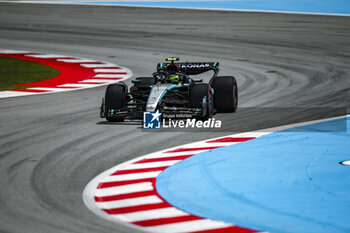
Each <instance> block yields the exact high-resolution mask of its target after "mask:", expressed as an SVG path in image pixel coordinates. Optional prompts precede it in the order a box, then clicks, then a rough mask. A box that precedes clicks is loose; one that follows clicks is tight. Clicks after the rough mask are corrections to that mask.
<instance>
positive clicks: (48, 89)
mask: <svg viewBox="0 0 350 233" xmlns="http://www.w3.org/2000/svg"><path fill="white" fill-rule="evenodd" d="M0 56H5V57H12V58H16V59H21V60H26V61H32V62H37V63H40V64H43V65H47V66H50V67H53V68H55V69H57V70H59V71H60V74H59V75H58V76H56V77H54V78H51V79H48V80H43V81H39V82H33V83H24V84H19V85H17V86H23V87H25V88H23V89H17V90H12V91H2V92H0V98H8V97H17V96H26V95H33V94H46V93H55V92H62V91H73V90H79V89H83V88H92V87H97V86H102V85H107V84H110V83H114V82H118V81H123V80H125V79H128V78H130V77H131V76H132V72H131V71H130V70H129V69H128V68H126V67H121V66H118V65H116V64H113V63H110V62H102V61H97V60H92V59H85V58H79V57H72V56H67V55H59V54H40V53H34V52H27V51H16V50H0Z"/></svg>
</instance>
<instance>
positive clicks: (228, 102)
mask: <svg viewBox="0 0 350 233" xmlns="http://www.w3.org/2000/svg"><path fill="white" fill-rule="evenodd" d="M211 85H212V87H213V88H214V107H215V109H216V110H217V111H218V112H235V111H236V110H237V106H238V88H237V81H236V79H235V77H233V76H219V77H215V78H214V79H213V80H212V82H211Z"/></svg>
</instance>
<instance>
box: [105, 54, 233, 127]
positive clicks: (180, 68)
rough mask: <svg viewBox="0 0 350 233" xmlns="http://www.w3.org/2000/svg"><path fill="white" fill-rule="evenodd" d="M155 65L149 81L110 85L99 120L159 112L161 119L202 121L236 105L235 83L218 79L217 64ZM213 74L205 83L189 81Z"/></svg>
mask: <svg viewBox="0 0 350 233" xmlns="http://www.w3.org/2000/svg"><path fill="white" fill-rule="evenodd" d="M166 61H167V62H166V63H159V64H158V65H157V71H156V72H154V73H153V75H152V77H139V78H136V79H133V80H132V83H133V86H131V87H130V89H129V88H128V86H127V85H126V84H125V83H123V82H119V83H115V84H110V85H108V86H107V88H106V93H105V97H104V98H103V99H102V105H101V112H100V116H101V118H106V119H107V121H110V122H121V121H124V119H125V118H128V119H142V117H143V113H144V112H155V111H159V112H160V113H162V114H163V117H165V118H167V117H168V118H171V117H172V116H175V115H176V116H180V117H181V116H184V118H196V119H199V120H206V119H208V118H210V117H212V116H213V114H215V113H217V112H235V111H236V109H237V104H238V89H237V82H236V79H235V78H234V77H233V76H218V73H219V63H218V62H185V63H179V62H176V61H179V59H178V58H167V59H166ZM207 71H214V74H213V76H212V77H211V79H210V81H209V83H203V80H202V79H195V78H190V77H189V76H190V75H199V74H202V73H204V72H207Z"/></svg>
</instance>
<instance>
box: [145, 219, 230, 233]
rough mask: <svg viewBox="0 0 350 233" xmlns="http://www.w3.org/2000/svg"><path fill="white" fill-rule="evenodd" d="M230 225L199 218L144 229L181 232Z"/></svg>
mask: <svg viewBox="0 0 350 233" xmlns="http://www.w3.org/2000/svg"><path fill="white" fill-rule="evenodd" d="M231 226H233V225H232V224H228V223H224V222H219V221H213V220H211V219H200V220H193V221H186V222H180V223H171V224H164V225H159V226H154V227H146V229H147V230H149V231H152V232H167V233H183V232H194V231H203V230H212V229H218V228H224V227H231Z"/></svg>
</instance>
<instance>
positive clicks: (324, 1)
mask: <svg viewBox="0 0 350 233" xmlns="http://www.w3.org/2000/svg"><path fill="white" fill-rule="evenodd" d="M60 2H61V3H71V4H99V5H106V4H108V5H128V6H155V7H180V8H201V9H203V8H209V9H231V10H257V11H276V12H307V13H322V14H347V15H350V1H349V0H217V1H213V0H211V1H206V0H204V1H181V0H180V1H177V0H172V1H157V0H151V1H149V0H145V1H60Z"/></svg>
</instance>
